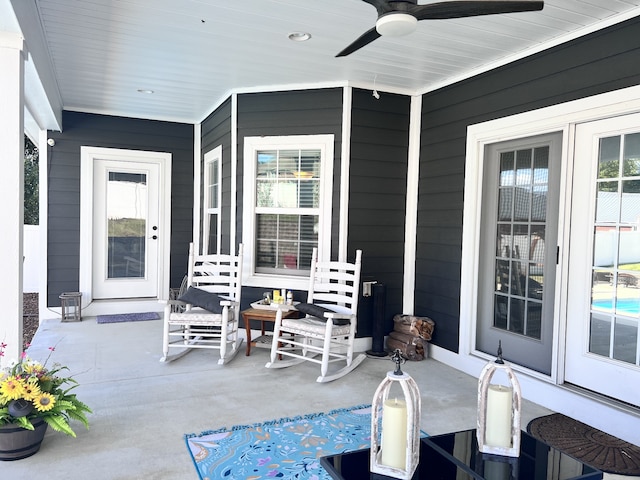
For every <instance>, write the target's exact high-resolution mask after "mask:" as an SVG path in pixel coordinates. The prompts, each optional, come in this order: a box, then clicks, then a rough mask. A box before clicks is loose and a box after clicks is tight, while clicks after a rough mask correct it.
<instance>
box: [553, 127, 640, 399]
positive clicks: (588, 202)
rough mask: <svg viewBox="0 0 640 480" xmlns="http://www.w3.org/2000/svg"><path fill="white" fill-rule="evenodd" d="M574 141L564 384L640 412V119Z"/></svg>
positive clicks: (583, 131) (590, 130)
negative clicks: (596, 394) (603, 396)
mask: <svg viewBox="0 0 640 480" xmlns="http://www.w3.org/2000/svg"><path fill="white" fill-rule="evenodd" d="M575 138H576V139H575V165H574V184H573V185H574V186H573V188H574V189H573V198H572V215H571V241H570V242H571V244H570V261H569V282H568V289H567V290H568V299H567V300H568V301H567V304H568V307H567V336H566V338H567V346H566V364H565V381H566V382H569V383H572V384H575V385H578V386H580V387H584V388H586V389H588V390H592V391H595V392H598V393H600V394H603V395H606V396H609V397H613V398H616V399H618V400H621V401H623V402H627V403H629V404H632V405H636V406H640V343H639V342H640V335H639V329H640V114H633V115H625V116H620V117H615V118H609V119H604V120H599V121H594V122H589V123H584V124H581V125H578V126H577V127H576V137H575Z"/></svg>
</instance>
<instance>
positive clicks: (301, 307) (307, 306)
mask: <svg viewBox="0 0 640 480" xmlns="http://www.w3.org/2000/svg"><path fill="white" fill-rule="evenodd" d="M296 310H298V311H299V312H302V313H304V314H305V315H311V316H312V317H316V318H319V319H320V320H324V321H326V320H327V319H326V317H325V316H324V314H325V313H326V312H332V313H336V312H335V310H331V309H330V308H326V307H322V306H320V305H314V304H313V303H299V304H297V305H296ZM348 323H349V320H346V319H344V318H336V319H333V324H334V325H347V324H348Z"/></svg>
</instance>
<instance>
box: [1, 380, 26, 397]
mask: <svg viewBox="0 0 640 480" xmlns="http://www.w3.org/2000/svg"><path fill="white" fill-rule="evenodd" d="M0 395H1V396H2V398H3V399H5V400H18V399H19V398H21V397H22V395H24V385H23V383H22V381H20V380H19V379H18V378H16V377H14V376H11V377H7V378H5V379H4V380H3V381H2V383H0Z"/></svg>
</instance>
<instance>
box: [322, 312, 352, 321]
mask: <svg viewBox="0 0 640 480" xmlns="http://www.w3.org/2000/svg"><path fill="white" fill-rule="evenodd" d="M351 317H353V315H351V314H350V313H338V312H324V318H330V319H331V320H351Z"/></svg>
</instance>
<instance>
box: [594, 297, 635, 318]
mask: <svg viewBox="0 0 640 480" xmlns="http://www.w3.org/2000/svg"><path fill="white" fill-rule="evenodd" d="M616 307H617V308H616V313H620V314H622V315H629V316H632V317H637V316H639V315H640V299H637V298H619V299H618V300H617V301H616ZM591 308H593V309H595V310H606V311H608V312H610V311H611V310H612V309H613V308H612V300H596V301H594V302H592V303H591Z"/></svg>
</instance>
